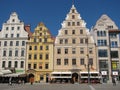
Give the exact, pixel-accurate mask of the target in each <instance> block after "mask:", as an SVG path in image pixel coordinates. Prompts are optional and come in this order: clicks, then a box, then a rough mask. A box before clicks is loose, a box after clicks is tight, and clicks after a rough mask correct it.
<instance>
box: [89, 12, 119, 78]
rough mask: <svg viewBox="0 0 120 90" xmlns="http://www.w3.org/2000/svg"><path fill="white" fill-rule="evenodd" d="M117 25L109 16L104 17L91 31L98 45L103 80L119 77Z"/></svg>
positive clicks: (98, 58)
mask: <svg viewBox="0 0 120 90" xmlns="http://www.w3.org/2000/svg"><path fill="white" fill-rule="evenodd" d="M119 33H120V30H118V27H117V25H116V24H115V22H114V21H113V20H111V19H110V17H108V16H107V15H105V14H104V15H102V16H101V17H100V18H99V19H98V20H97V22H96V24H95V26H94V27H93V28H92V30H91V34H92V35H93V37H94V41H95V43H96V50H97V51H96V52H97V60H98V66H99V72H100V73H101V75H102V77H103V80H106V79H107V80H111V76H115V77H117V79H118V77H119V64H120V54H119V53H120V40H119Z"/></svg>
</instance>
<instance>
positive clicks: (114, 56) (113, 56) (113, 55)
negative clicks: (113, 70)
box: [111, 51, 119, 58]
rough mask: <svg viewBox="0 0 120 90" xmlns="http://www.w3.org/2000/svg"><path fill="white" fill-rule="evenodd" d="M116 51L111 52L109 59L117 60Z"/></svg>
mask: <svg viewBox="0 0 120 90" xmlns="http://www.w3.org/2000/svg"><path fill="white" fill-rule="evenodd" d="M118 57H119V56H118V51H111V58H118Z"/></svg>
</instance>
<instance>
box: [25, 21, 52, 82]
mask: <svg viewBox="0 0 120 90" xmlns="http://www.w3.org/2000/svg"><path fill="white" fill-rule="evenodd" d="M53 44H54V38H53V37H52V36H51V34H50V31H49V30H48V29H47V27H46V26H45V25H44V24H43V23H42V22H41V23H39V24H38V26H37V27H36V28H35V31H34V33H33V34H32V36H31V38H30V39H29V41H28V42H27V56H26V57H27V60H26V73H27V74H28V75H32V76H34V81H35V82H48V79H49V75H50V73H51V72H52V71H53Z"/></svg>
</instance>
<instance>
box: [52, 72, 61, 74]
mask: <svg viewBox="0 0 120 90" xmlns="http://www.w3.org/2000/svg"><path fill="white" fill-rule="evenodd" d="M51 74H61V72H52V73H51Z"/></svg>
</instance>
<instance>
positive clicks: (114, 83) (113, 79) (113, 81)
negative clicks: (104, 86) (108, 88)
mask: <svg viewBox="0 0 120 90" xmlns="http://www.w3.org/2000/svg"><path fill="white" fill-rule="evenodd" d="M112 83H113V86H116V81H115V78H114V77H112Z"/></svg>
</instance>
